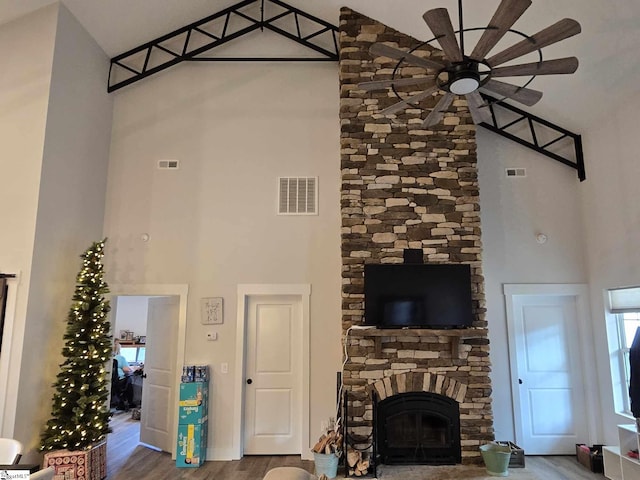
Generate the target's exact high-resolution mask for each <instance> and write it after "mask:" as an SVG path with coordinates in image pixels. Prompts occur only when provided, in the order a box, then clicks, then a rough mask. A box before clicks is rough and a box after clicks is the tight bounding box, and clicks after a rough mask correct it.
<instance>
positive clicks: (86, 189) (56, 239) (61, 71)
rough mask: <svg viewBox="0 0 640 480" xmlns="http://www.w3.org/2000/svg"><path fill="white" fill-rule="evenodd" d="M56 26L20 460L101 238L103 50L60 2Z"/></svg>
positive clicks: (105, 133)
mask: <svg viewBox="0 0 640 480" xmlns="http://www.w3.org/2000/svg"><path fill="white" fill-rule="evenodd" d="M56 29H57V30H56V31H57V34H56V39H55V50H54V56H53V70H52V75H51V85H50V92H49V102H48V111H47V117H46V121H47V123H46V127H45V129H46V135H45V141H44V149H43V152H42V176H41V182H40V189H39V195H38V196H37V198H38V210H37V222H36V230H35V242H34V246H33V265H32V270H31V282H30V286H29V305H28V308H27V314H26V329H25V335H26V345H27V348H25V349H24V351H23V355H22V364H23V365H22V368H21V376H20V388H19V393H18V402H19V405H20V412H19V414H18V416H17V418H16V435H15V436H16V437H17V438H18V439H20V440H21V441H22V442H23V443H24V444H25V446H26V447H27V449H28V450H29V451H30V452H29V455H27V457H26V460H27V461H29V459H31V461H33V460H35V459H36V458H37V457H36V456H35V454H34V452H33V451H34V450H35V449H37V448H38V446H39V438H40V433H41V431H42V428H43V426H44V423H45V421H46V420H47V418H48V417H49V414H50V405H51V403H50V400H49V399H50V397H51V394H52V390H51V382H52V379H53V378H55V375H56V374H57V373H58V364H59V363H60V361H61V357H60V351H61V348H62V345H63V341H62V334H63V332H64V330H65V328H66V318H67V314H68V311H69V307H70V305H71V297H72V294H73V291H74V285H75V277H76V274H77V272H78V271H79V269H80V267H81V260H80V258H79V255H80V254H81V253H82V252H83V251H84V250H85V249H86V248H87V247H89V246H90V245H91V243H92V242H93V241H96V240H101V239H102V225H103V220H104V198H105V190H106V176H107V175H106V171H107V163H108V158H109V157H108V149H109V138H110V131H111V130H110V127H111V111H112V99H111V98H110V97H109V96H108V95H107V93H106V88H105V78H106V75H107V72H108V67H109V63H108V59H107V57H106V55H105V54H104V52H102V50H101V49H100V48H99V47H98V46H97V44H96V43H95V42H94V41H93V40H92V38H91V37H90V36H89V35H88V34H87V32H86V31H85V30H84V28H83V27H82V26H81V25H80V24H79V23H78V22H77V21H76V20H75V18H74V17H73V16H72V15H71V14H70V13H69V12H68V10H67V9H66V8H65V7H64V6H60V8H59V12H58V18H57V25H56ZM34 352H41V354H39V355H35V354H34ZM43 359H49V361H43ZM21 412H29V414H28V415H25V414H24V413H21Z"/></svg>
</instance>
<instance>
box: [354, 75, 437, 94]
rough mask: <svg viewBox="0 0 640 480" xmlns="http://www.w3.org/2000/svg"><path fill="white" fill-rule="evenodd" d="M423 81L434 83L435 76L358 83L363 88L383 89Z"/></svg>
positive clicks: (417, 83)
mask: <svg viewBox="0 0 640 480" xmlns="http://www.w3.org/2000/svg"><path fill="white" fill-rule="evenodd" d="M423 83H433V77H416V78H396V79H395V80H394V79H389V80H375V81H373V82H362V83H359V84H358V88H361V89H363V90H367V91H371V90H383V89H385V88H388V87H391V86H395V87H406V86H412V85H421V84H423Z"/></svg>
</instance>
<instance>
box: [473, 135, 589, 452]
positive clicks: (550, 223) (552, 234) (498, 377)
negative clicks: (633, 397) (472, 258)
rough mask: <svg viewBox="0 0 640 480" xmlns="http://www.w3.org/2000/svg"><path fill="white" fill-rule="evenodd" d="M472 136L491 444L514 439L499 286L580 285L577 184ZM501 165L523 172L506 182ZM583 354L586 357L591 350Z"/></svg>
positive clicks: (501, 143) (520, 152)
mask: <svg viewBox="0 0 640 480" xmlns="http://www.w3.org/2000/svg"><path fill="white" fill-rule="evenodd" d="M477 138H478V169H479V183H480V210H481V212H480V213H481V221H482V244H483V248H484V250H483V268H484V277H485V289H486V297H487V320H488V322H489V338H490V341H491V363H492V375H491V379H492V385H493V412H494V427H495V432H496V438H497V439H498V440H514V439H515V430H514V428H515V427H514V423H513V414H512V412H513V401H512V396H511V375H510V370H509V350H508V345H507V321H506V311H505V298H504V295H503V285H504V284H505V283H586V282H587V272H586V268H585V267H584V260H585V252H584V246H583V243H584V242H583V237H584V236H583V226H582V211H581V204H580V196H579V192H580V189H581V188H584V187H583V184H581V183H580V182H579V181H578V176H577V174H576V171H575V170H573V169H571V168H569V167H566V166H564V165H562V164H560V163H558V162H556V161H554V160H551V159H549V158H547V157H544V156H542V155H540V154H538V153H536V152H533V151H529V150H527V149H526V148H524V147H522V146H520V145H518V144H515V143H513V142H511V141H509V140H507V139H505V138H502V137H500V136H498V135H496V134H494V133H492V132H489V131H487V130H484V129H482V128H478V137H477ZM506 167H524V168H526V170H527V176H526V177H525V178H506V176H505V168H506ZM537 233H544V234H546V235H547V237H548V241H547V243H545V244H543V245H541V244H538V243H537V242H536V234H537ZM585 321H586V325H587V328H588V327H589V323H588V319H585ZM586 353H587V355H588V356H589V358H592V356H593V352H586ZM588 394H590V395H595V396H597V392H588ZM595 434H596V435H597V434H598V432H595ZM585 441H588V439H585Z"/></svg>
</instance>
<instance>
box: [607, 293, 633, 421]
mask: <svg viewBox="0 0 640 480" xmlns="http://www.w3.org/2000/svg"><path fill="white" fill-rule="evenodd" d="M608 294H609V312H610V313H611V314H612V315H611V316H607V331H608V337H609V353H610V354H611V356H610V359H611V378H612V380H613V399H614V404H615V407H616V412H618V413H623V414H627V415H630V414H631V404H630V401H629V378H630V374H629V368H630V367H629V350H630V348H631V344H632V343H633V339H634V337H635V335H636V330H637V329H638V327H640V287H624V288H616V289H612V290H609V291H608Z"/></svg>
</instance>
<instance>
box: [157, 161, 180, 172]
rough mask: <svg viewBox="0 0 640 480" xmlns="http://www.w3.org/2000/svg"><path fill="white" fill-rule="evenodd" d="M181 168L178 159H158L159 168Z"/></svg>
mask: <svg viewBox="0 0 640 480" xmlns="http://www.w3.org/2000/svg"><path fill="white" fill-rule="evenodd" d="M179 168H180V162H179V161H178V160H158V170H178V169H179Z"/></svg>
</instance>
